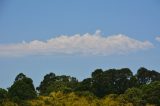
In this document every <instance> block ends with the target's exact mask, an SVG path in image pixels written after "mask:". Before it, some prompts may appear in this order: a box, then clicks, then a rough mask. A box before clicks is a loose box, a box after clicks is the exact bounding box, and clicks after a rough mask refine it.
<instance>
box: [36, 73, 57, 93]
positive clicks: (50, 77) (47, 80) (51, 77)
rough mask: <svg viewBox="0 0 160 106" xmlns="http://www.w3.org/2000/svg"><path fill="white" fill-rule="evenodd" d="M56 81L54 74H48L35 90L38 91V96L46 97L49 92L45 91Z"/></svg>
mask: <svg viewBox="0 0 160 106" xmlns="http://www.w3.org/2000/svg"><path fill="white" fill-rule="evenodd" d="M55 81H56V75H55V74H54V73H49V74H47V75H45V76H44V79H43V81H42V82H41V83H40V86H39V87H37V88H36V89H37V90H38V91H39V93H40V95H48V94H49V93H50V92H49V91H47V89H48V87H49V86H51V85H52V84H53V83H54V82H55Z"/></svg>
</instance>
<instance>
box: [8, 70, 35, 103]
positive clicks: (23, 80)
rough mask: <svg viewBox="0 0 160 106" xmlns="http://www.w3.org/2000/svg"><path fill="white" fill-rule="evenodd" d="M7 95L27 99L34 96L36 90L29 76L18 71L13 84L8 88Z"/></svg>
mask: <svg viewBox="0 0 160 106" xmlns="http://www.w3.org/2000/svg"><path fill="white" fill-rule="evenodd" d="M8 93H9V96H10V97H11V98H12V100H15V101H19V100H29V99H33V98H36V91H35V88H34V85H33V81H32V79H31V78H28V77H26V76H25V75H24V74H23V73H20V74H18V75H17V77H16V78H15V81H14V83H13V85H12V86H11V87H10V88H8Z"/></svg>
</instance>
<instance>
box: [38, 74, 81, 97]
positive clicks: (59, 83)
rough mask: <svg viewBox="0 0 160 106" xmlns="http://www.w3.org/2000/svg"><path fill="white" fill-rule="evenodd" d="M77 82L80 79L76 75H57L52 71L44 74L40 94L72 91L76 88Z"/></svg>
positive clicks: (39, 89)
mask: <svg viewBox="0 0 160 106" xmlns="http://www.w3.org/2000/svg"><path fill="white" fill-rule="evenodd" d="M77 84H78V80H77V79H76V78H74V77H70V76H66V75H61V76H56V75H55V74H54V73H50V74H47V75H45V76H44V79H43V81H42V82H41V84H40V86H39V87H37V90H38V91H39V93H40V95H49V94H50V93H51V92H54V91H63V92H71V91H74V90H75V89H76V87H77Z"/></svg>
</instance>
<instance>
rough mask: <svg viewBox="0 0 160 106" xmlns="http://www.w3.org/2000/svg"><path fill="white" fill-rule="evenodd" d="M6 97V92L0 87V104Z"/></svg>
mask: <svg viewBox="0 0 160 106" xmlns="http://www.w3.org/2000/svg"><path fill="white" fill-rule="evenodd" d="M7 98H8V92H7V91H6V90H5V89H2V88H0V105H1V103H2V102H3V101H4V100H5V99H7Z"/></svg>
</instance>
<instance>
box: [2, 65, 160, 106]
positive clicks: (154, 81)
mask: <svg viewBox="0 0 160 106" xmlns="http://www.w3.org/2000/svg"><path fill="white" fill-rule="evenodd" d="M0 106H160V73H159V72H157V71H154V70H148V69H146V68H143V67H142V68H140V69H138V70H137V73H136V74H135V75H133V73H132V71H131V70H130V69H129V68H122V69H109V70H105V71H104V70H102V69H96V70H95V71H93V72H92V73H91V77H90V78H86V79H84V80H82V81H78V80H77V79H76V78H75V77H71V76H66V75H61V76H57V75H56V74H55V73H49V74H46V75H45V76H44V79H43V80H42V81H41V83H40V85H39V86H38V87H36V88H35V87H34V85H33V81H32V79H31V78H29V77H27V76H26V75H24V74H23V73H20V74H18V75H17V76H16V78H15V81H14V83H13V85H11V86H10V87H9V88H7V90H5V89H2V88H0Z"/></svg>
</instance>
